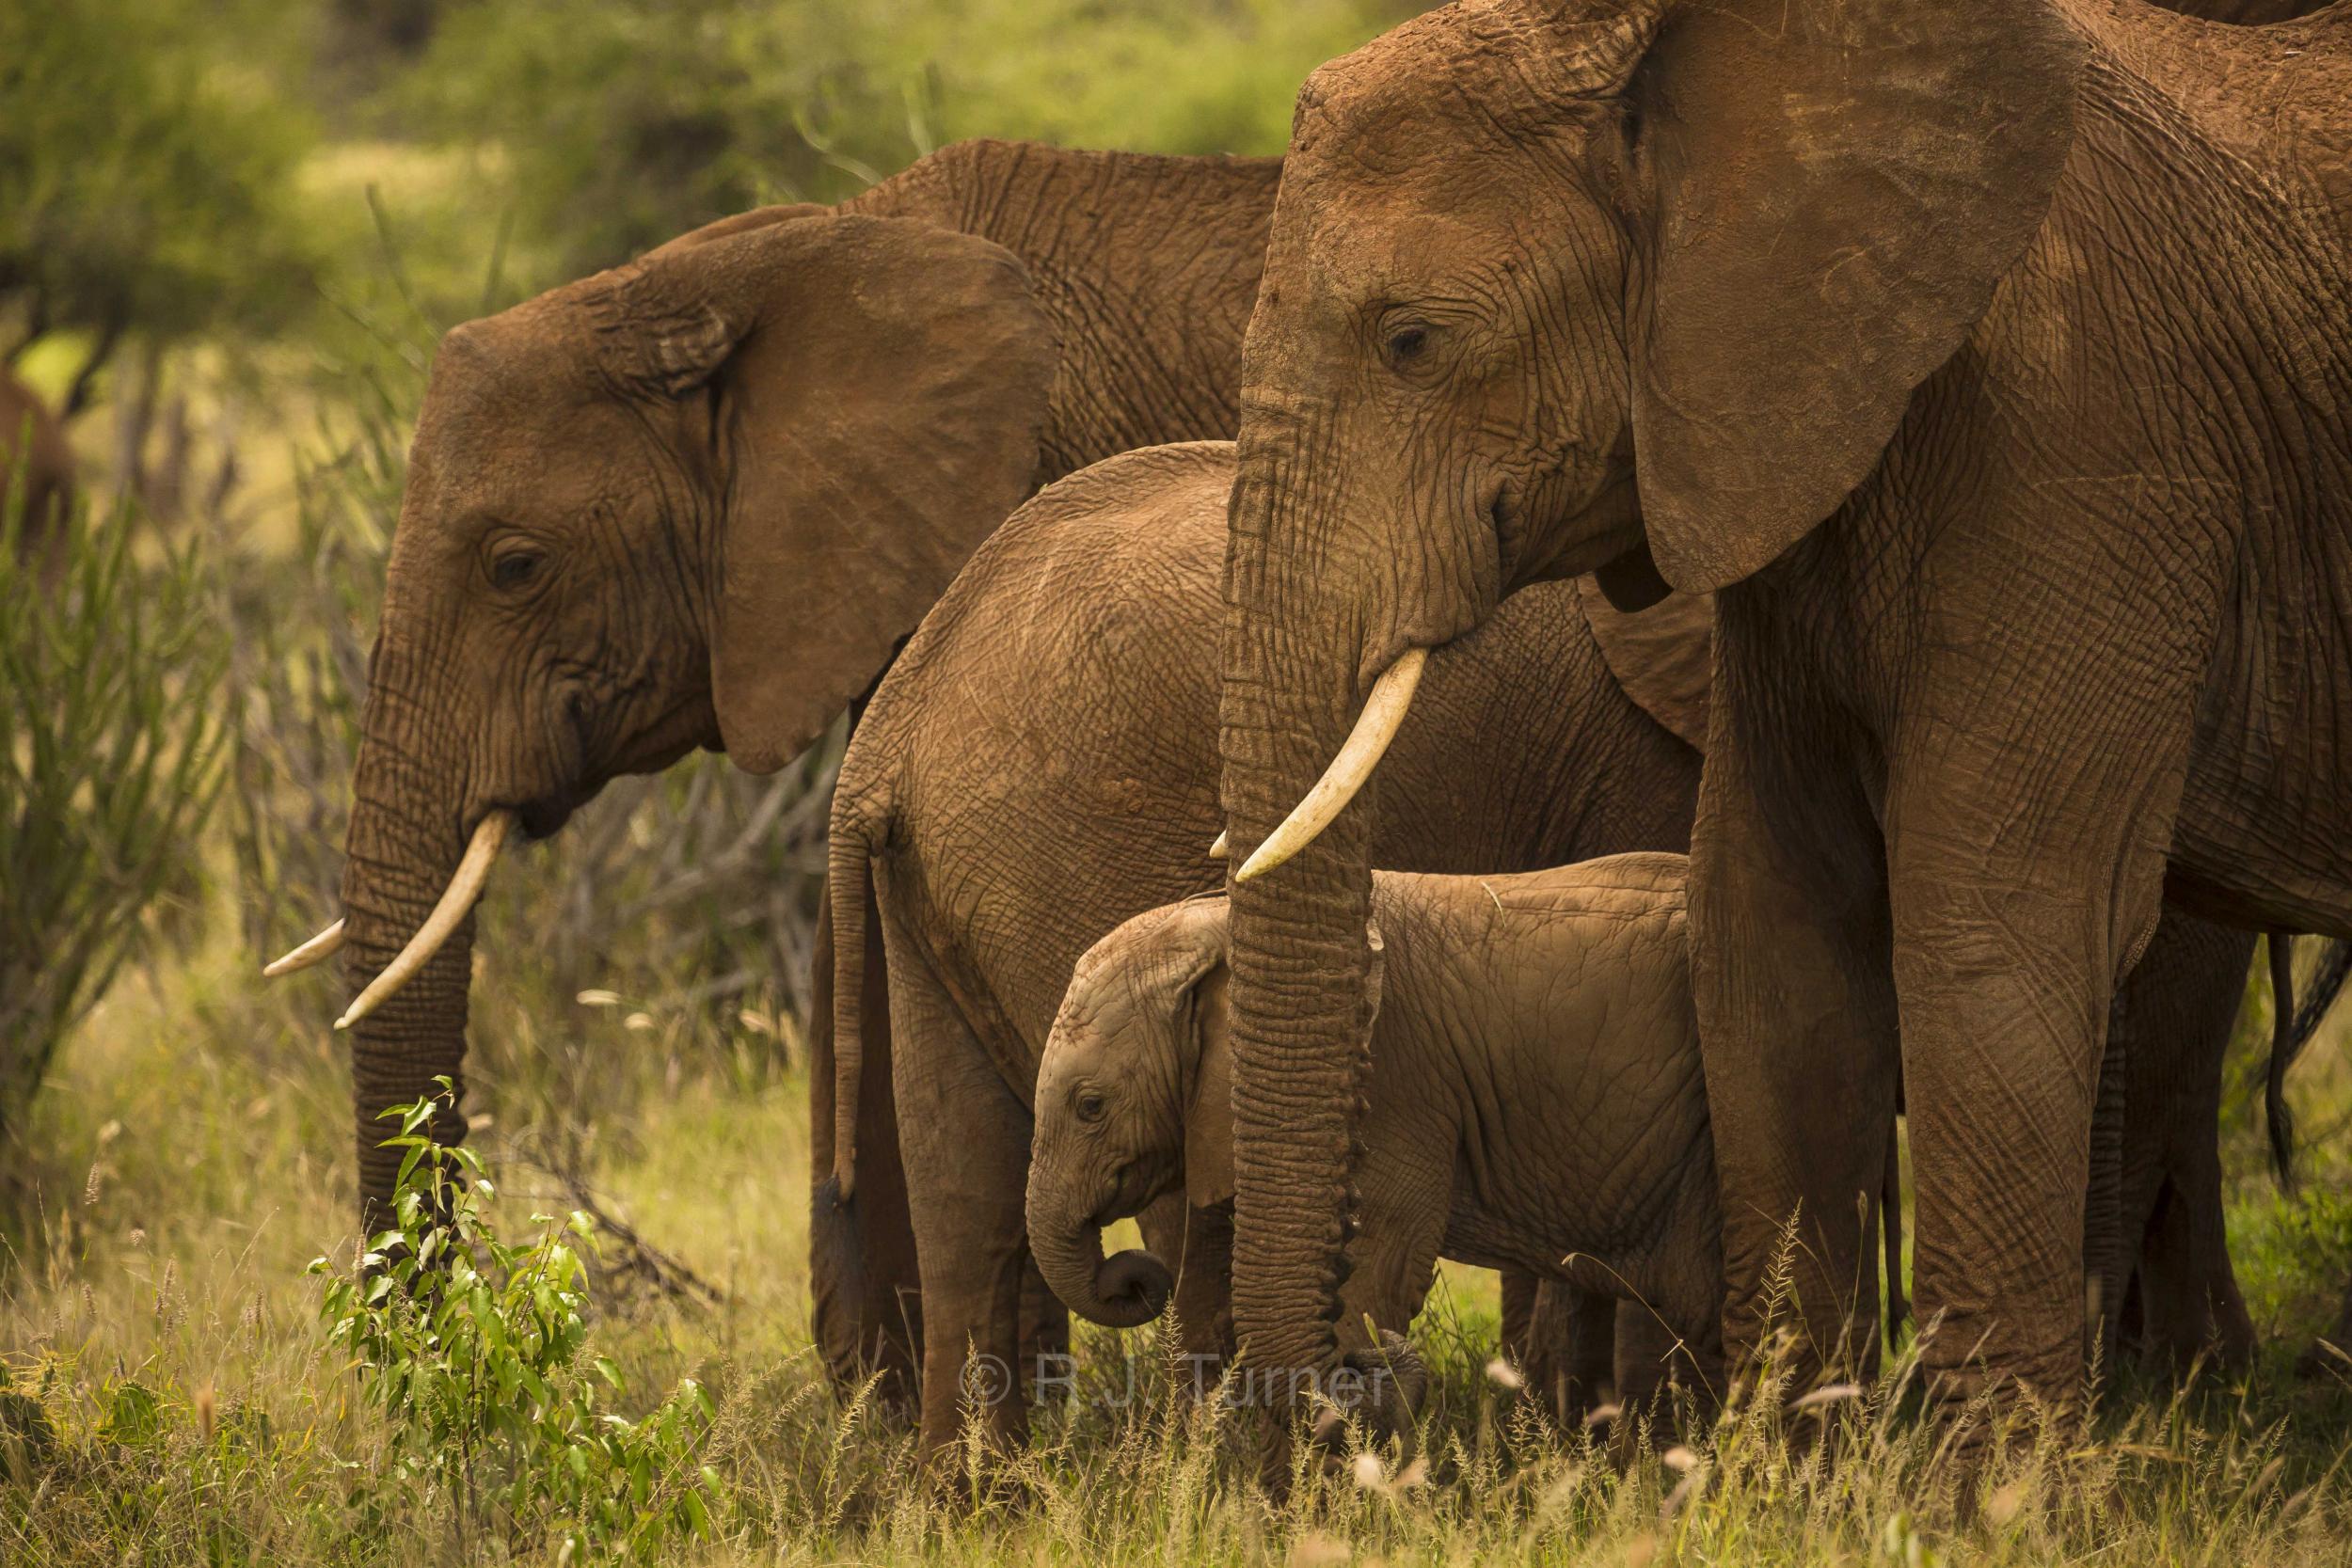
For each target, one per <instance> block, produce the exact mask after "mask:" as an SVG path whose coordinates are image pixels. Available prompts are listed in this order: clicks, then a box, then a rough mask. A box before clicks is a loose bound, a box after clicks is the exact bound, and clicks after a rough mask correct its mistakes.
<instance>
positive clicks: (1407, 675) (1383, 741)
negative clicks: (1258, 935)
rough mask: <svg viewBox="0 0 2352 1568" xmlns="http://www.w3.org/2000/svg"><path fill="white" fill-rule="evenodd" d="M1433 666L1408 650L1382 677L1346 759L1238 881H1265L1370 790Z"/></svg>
mask: <svg viewBox="0 0 2352 1568" xmlns="http://www.w3.org/2000/svg"><path fill="white" fill-rule="evenodd" d="M1428 662H1429V650H1428V649H1426V648H1407V649H1406V650H1405V651H1404V652H1403V653H1401V654H1399V655H1397V657H1396V662H1395V663H1394V664H1391V665H1390V666H1389V667H1388V668H1387V669H1386V670H1383V671H1381V672H1380V678H1379V679H1378V680H1376V681H1375V682H1373V683H1372V694H1371V695H1370V696H1368V697H1366V698H1365V699H1364V711H1363V712H1361V713H1359V714H1358V715H1357V716H1356V727H1355V728H1354V729H1352V730H1350V731H1349V732H1348V734H1347V743H1346V744H1345V745H1343V746H1342V747H1341V748H1340V754H1339V755H1337V756H1335V757H1333V758H1332V759H1331V766H1330V767H1328V768H1325V769H1324V770H1323V777H1322V778H1320V779H1317V780H1316V781H1315V786H1314V788H1312V789H1311V790H1309V791H1308V792H1307V798H1306V799H1305V800H1301V801H1299V802H1298V804H1297V805H1295V806H1294V807H1292V808H1291V814H1290V816H1286V817H1284V818H1283V819H1282V825H1281V826H1280V827H1279V828H1277V829H1275V830H1274V832H1271V833H1269V834H1267V835H1266V839H1265V842H1264V843H1263V844H1261V845H1259V846H1258V852H1257V853H1256V854H1254V855H1251V856H1250V857H1249V860H1248V863H1246V864H1245V865H1243V867H1242V868H1241V869H1240V870H1239V871H1236V872H1235V873H1233V880H1235V881H1236V882H1246V881H1248V880H1249V879H1251V878H1252V877H1263V876H1264V875H1265V874H1266V873H1267V872H1269V871H1271V870H1273V869H1274V868H1275V867H1276V866H1278V865H1279V864H1281V863H1283V862H1284V861H1286V860H1288V859H1290V858H1291V857H1292V856H1293V855H1295V854H1296V853H1298V851H1300V850H1301V849H1304V848H1305V847H1307V846H1308V845H1310V844H1312V843H1313V842H1314V841H1315V835H1316V834H1318V833H1320V832H1323V830H1324V829H1326V828H1327V827H1329V826H1330V825H1331V819H1332V818H1333V817H1335V816H1339V814H1340V813H1341V812H1343V811H1344V810H1346V809H1347V802H1348V801H1350V800H1354V799H1355V798H1356V792H1357V791H1358V790H1359V789H1361V788H1363V787H1364V781H1365V780H1367V779H1369V778H1371V777H1372V770H1373V769H1374V768H1377V767H1378V766H1379V765H1380V754H1381V753H1382V752H1386V751H1387V750H1388V749H1389V742H1390V741H1391V740H1393V739H1395V738H1396V728H1397V726H1398V725H1399V724H1402V723H1403V722H1404V721H1405V710H1406V708H1408V707H1410V706H1411V705H1412V703H1413V689H1414V688H1415V687H1417V686H1419V685H1420V684H1421V672H1422V666H1423V665H1425V664H1427V663H1428Z"/></svg>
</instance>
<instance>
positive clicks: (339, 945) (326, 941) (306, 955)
mask: <svg viewBox="0 0 2352 1568" xmlns="http://www.w3.org/2000/svg"><path fill="white" fill-rule="evenodd" d="M342 950H343V923H342V921H340V920H338V921H337V922H335V924H334V925H332V926H329V927H327V928H326V930H324V931H321V932H320V933H319V934H318V935H317V936H314V937H312V938H311V939H310V941H309V942H304V943H303V944H302V945H301V946H299V947H297V948H295V949H294V951H293V952H291V953H289V954H287V955H286V956H285V957H284V958H279V959H278V960H276V961H275V962H272V963H265V964H263V965H262V978H263V979H266V980H275V979H277V978H278V976H279V975H280V974H293V973H294V971H295V970H297V969H308V968H310V966H311V965H312V964H314V963H320V962H324V961H325V960H326V959H328V958H333V957H334V956H335V955H336V954H338V953H340V952H342Z"/></svg>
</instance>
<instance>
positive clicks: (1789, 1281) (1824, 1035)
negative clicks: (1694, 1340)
mask: <svg viewBox="0 0 2352 1568" xmlns="http://www.w3.org/2000/svg"><path fill="white" fill-rule="evenodd" d="M1722 679H1723V676H1722V675H1721V674H1720V673H1719V675H1718V685H1719V690H1718V695H1717V699H1716V705H1715V707H1716V714H1717V717H1718V719H1719V720H1724V719H1725V717H1726V712H1725V710H1726V705H1725V703H1724V698H1723V695H1722V692H1721V689H1720V688H1721V682H1722ZM1710 736H1716V737H1717V738H1715V739H1714V740H1713V742H1712V743H1711V745H1710V748H1709V751H1708V759H1707V772H1706V774H1705V776H1704V778H1703V779H1702V781H1701V784H1700V790H1699V815H1698V820H1697V823H1696V826H1695V828H1694V830H1693V832H1692V871H1691V923H1690V931H1691V953H1692V990H1693V996H1694V1000H1695V1002H1696V1004H1697V1012H1698V1020H1699V1033H1700V1048H1701V1060H1702V1063H1703V1065H1704V1067H1705V1069H1706V1074H1707V1098H1708V1105H1709V1106H1710V1117H1711V1119H1712V1123H1713V1132H1714V1144H1715V1163H1716V1178H1717V1182H1718V1186H1719V1191H1720V1194H1721V1199H1722V1215H1723V1246H1724V1284H1725V1288H1726V1291H1725V1296H1724V1356H1725V1364H1726V1366H1727V1367H1729V1368H1733V1369H1746V1368H1748V1367H1750V1366H1751V1365H1752V1364H1754V1363H1755V1362H1756V1361H1757V1360H1758V1359H1759V1358H1760V1357H1762V1356H1763V1355H1764V1354H1765V1353H1766V1350H1767V1348H1768V1347H1774V1346H1775V1341H1776V1339H1777V1338H1778V1333H1777V1331H1778V1330H1779V1329H1781V1328H1782V1327H1784V1326H1786V1327H1790V1328H1794V1329H1797V1330H1799V1331H1800V1332H1799V1333H1798V1334H1796V1335H1795V1337H1794V1338H1792V1339H1789V1340H1787V1341H1785V1342H1784V1344H1785V1348H1784V1349H1781V1350H1778V1351H1776V1353H1775V1354H1781V1355H1782V1356H1784V1357H1793V1363H1791V1362H1790V1361H1789V1360H1788V1359H1783V1360H1782V1362H1781V1370H1785V1371H1787V1372H1788V1373H1790V1374H1792V1376H1793V1378H1794V1380H1795V1385H1796V1386H1797V1387H1798V1388H1799V1390H1800V1391H1802V1389H1803V1387H1804V1386H1805V1385H1806V1384H1809V1383H1810V1382H1812V1381H1813V1380H1814V1379H1815V1378H1817V1377H1819V1376H1821V1375H1825V1374H1832V1373H1834V1374H1836V1375H1846V1374H1850V1373H1852V1372H1856V1371H1861V1370H1867V1369H1868V1368H1870V1367H1873V1366H1875V1364H1876V1356H1877V1351H1878V1345H1879V1331H1878V1284H1877V1270H1876V1267H1875V1260H1876V1259H1877V1256H1878V1229H1879V1223H1880V1216H1879V1210H1878V1205H1879V1202H1880V1199H1881V1195H1882V1193H1883V1189H1884V1186H1885V1169H1886V1145H1887V1141H1888V1140H1889V1138H1891V1137H1892V1135H1893V1127H1894V1119H1895V1103H1896V1089H1897V1083H1898V1071H1897V1047H1896V1030H1895V1001H1894V990H1893V986H1892V980H1891V973H1890V970H1889V966H1888V961H1887V953H1886V943H1887V922H1886V913H1885V905H1884V895H1883V891H1882V889H1883V871H1882V867H1881V861H1880V853H1879V844H1880V840H1879V833H1878V827H1877V823H1876V821H1875V819H1874V818H1873V816H1872V815H1871V813H1870V810H1869V805H1868V801H1867V799H1866V798H1865V797H1864V796H1863V794H1862V791H1861V790H1860V788H1859V786H1857V785H1853V784H1848V783H1845V782H1843V781H1841V780H1840V779H1839V778H1837V777H1836V775H1834V774H1833V775H1831V776H1829V777H1827V778H1822V777H1819V776H1812V777H1809V778H1808V779H1807V781H1806V783H1805V784H1804V786H1803V787H1797V786H1795V785H1794V784H1791V783H1789V782H1788V775H1789V771H1790V765H1789V764H1788V762H1787V761H1786V760H1785V758H1783V759H1775V758H1773V757H1772V756H1769V755H1765V756H1759V755H1758V754H1757V747H1756V742H1755V741H1754V740H1753V739H1752V738H1750V737H1749V736H1748V734H1747V733H1744V732H1743V730H1742V728H1741V727H1739V726H1735V725H1733V724H1731V723H1729V722H1723V723H1719V724H1718V726H1717V727H1716V728H1715V729H1713V730H1710ZM1831 754H1833V755H1834V754H1835V753H1834V752H1832V753H1831ZM1620 1326H1622V1325H1620ZM1733 1375H1738V1373H1737V1372H1735V1373H1734V1374H1733ZM1626 1392H1627V1391H1626V1390H1625V1388H1624V1387H1623V1386H1622V1385H1620V1386H1619V1397H1620V1398H1621V1399H1622V1398H1624V1397H1626Z"/></svg>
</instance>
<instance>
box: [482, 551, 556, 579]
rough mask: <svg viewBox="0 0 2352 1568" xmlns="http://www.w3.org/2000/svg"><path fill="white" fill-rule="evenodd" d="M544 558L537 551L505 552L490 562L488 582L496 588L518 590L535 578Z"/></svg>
mask: <svg viewBox="0 0 2352 1568" xmlns="http://www.w3.org/2000/svg"><path fill="white" fill-rule="evenodd" d="M544 559H545V558H544V557H543V556H541V555H540V553H539V552H538V551H537V550H529V549H522V550H507V551H504V552H503V553H501V555H499V556H498V557H497V558H496V559H494V560H493V561H492V562H490V582H491V585H492V586H494V587H498V588H520V587H521V586H522V585H523V584H524V583H527V582H529V581H530V580H531V579H532V577H534V576H536V575H537V573H538V570H539V567H540V564H541V562H543V561H544Z"/></svg>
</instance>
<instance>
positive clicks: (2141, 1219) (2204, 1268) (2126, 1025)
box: [2103, 909, 2255, 1369]
mask: <svg viewBox="0 0 2352 1568" xmlns="http://www.w3.org/2000/svg"><path fill="white" fill-rule="evenodd" d="M2254 941H2255V939H2254V936H2253V935H2252V933H2250V932H2246V931H2236V930H2232V929H2230V928H2228V927H2220V926H2216V925H2213V924H2211V923H2210V922H2207V921H2203V920H2200V919H2198V918H2196V917H2195V916H2193V915H2186V914H2183V913H2181V912H2179V911H2175V910H2170V909H2168V910H2166V911H2165V912H2164V915H2163V918H2162V919H2161V920H2160V921H2159V922H2158V923H2157V926H2156V934H2155V935H2154V936H2153V938H2152V939H2150V942H2149V944H2148V951H2147V953H2146V954H2145V955H2144V956H2142V958H2140V961H2139V963H2138V964H2137V966H2136V967H2135V968H2134V969H2133V971H2132V973H2131V974H2129V975H2128V976H2126V977H2125V979H2124V981H2123V984H2122V987H2121V988H2120V989H2119V990H2118V991H2117V994H2116V1001H2115V1007H2114V1011H2113V1013H2112V1014H2111V1015H2110V1022H2109V1025H2108V1027H2109V1031H2110V1039H2111V1040H2112V1039H2114V1038H2117V1037H2121V1038H2122V1040H2123V1041H2124V1044H2123V1047H2122V1059H2123V1071H2124V1075H2125V1078H2126V1080H2127V1081H2128V1083H2129V1085H2130V1087H2129V1089H2128V1091H2127V1092H2126V1094H2125V1097H2124V1099H2125V1103H2124V1108H2123V1126H2124V1133H2123V1144H2124V1148H2123V1151H2122V1173H2123V1177H2122V1213H2121V1219H2122V1240H2123V1242H2124V1256H2125V1259H2126V1262H2127V1266H2134V1267H2136V1272H2137V1279H2136V1281H2135V1286H2134V1291H2133V1295H2134V1298H2135V1300H2136V1303H2137V1318H2138V1324H2137V1328H2138V1334H2137V1342H2138V1348H2139V1349H2141V1350H2142V1351H2144V1352H2145V1353H2147V1354H2152V1355H2153V1356H2155V1357H2157V1358H2158V1359H2159V1360H2161V1361H2163V1362H2165V1363H2167V1364H2169V1365H2170V1366H2171V1367H2173V1368H2175V1369H2185V1368H2186V1367H2188V1366H2189V1365H2190V1364H2192V1363H2193V1362H2194V1361H2195V1360H2196V1359H2197V1358H2198V1357H2199V1356H2201V1355H2215V1356H2217V1357H2218V1358H2219V1359H2220V1361H2221V1362H2222V1364H2223V1365H2225V1366H2228V1367H2232V1368H2238V1367H2243V1366H2245V1365H2246V1364H2248V1362H2249V1361H2250V1359H2251V1358H2252V1355H2253V1350H2254V1328H2253V1322H2252V1320H2251V1319H2250V1318H2249V1316H2248V1314H2247V1311H2246V1303H2245V1299H2244V1297H2243V1296H2241V1295H2240V1294H2239V1291H2238V1285H2237V1275H2236V1272H2235V1271H2234V1270H2233V1268H2232V1267H2231V1264H2230V1249H2229V1239H2228V1235H2227V1231H2226V1227H2225V1225H2224V1222H2223V1218H2222V1209H2221V1158H2220V1151H2219V1148H2217V1144H2216V1127H2217V1123H2218V1121H2219V1118H2220V1114H2221V1074H2222V1067H2223V1062H2224V1058H2225V1056H2226V1055H2227V1053H2228V1050H2229V1045H2230V1036H2231V1033H2232V1030H2233V1027H2234V1026H2235V1023H2236V1021H2237V1013H2238V1007H2239V1004H2240V1002H2241V1001H2242V999H2243V997H2244V994H2245V990H2246V974H2247V969H2248V966H2249V964H2251V963H2252V961H2253V950H2254ZM2110 1054H2114V1053H2113V1052H2112V1051H2111V1052H2110ZM2103 1099H2104V1092H2103ZM2135 1252H2136V1254H2137V1257H2136V1259H2135V1258H2134V1257H2133V1254H2134V1253H2135ZM2110 1342H2111V1343H2114V1344H2117V1345H2119V1346H2122V1347H2123V1348H2126V1349H2129V1348H2132V1347H2131V1345H2130V1342H2128V1341H2125V1340H2122V1339H2121V1338H2118V1339H2115V1340H2112V1341H2110Z"/></svg>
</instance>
